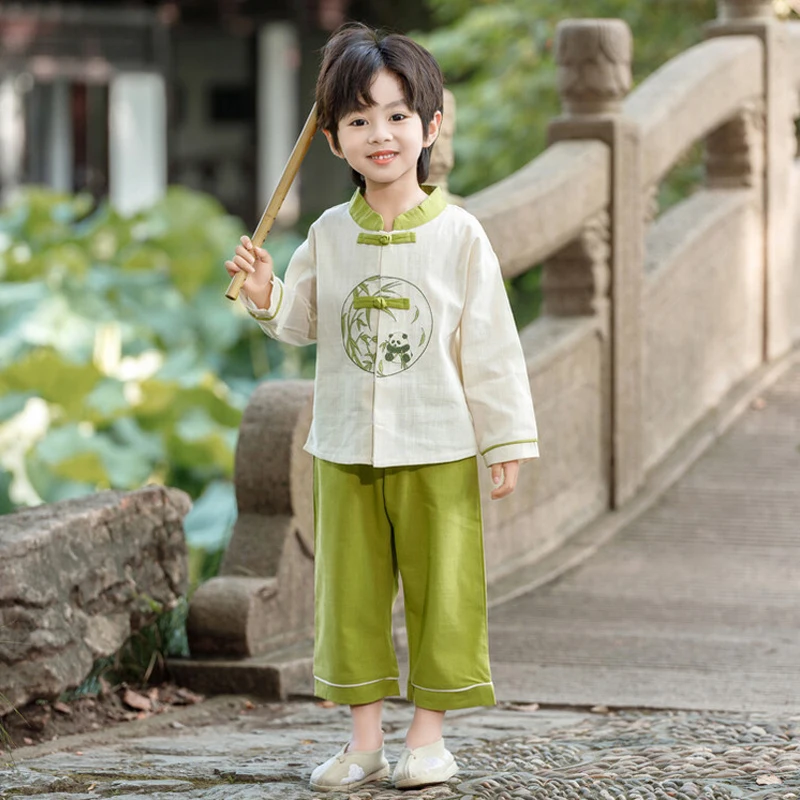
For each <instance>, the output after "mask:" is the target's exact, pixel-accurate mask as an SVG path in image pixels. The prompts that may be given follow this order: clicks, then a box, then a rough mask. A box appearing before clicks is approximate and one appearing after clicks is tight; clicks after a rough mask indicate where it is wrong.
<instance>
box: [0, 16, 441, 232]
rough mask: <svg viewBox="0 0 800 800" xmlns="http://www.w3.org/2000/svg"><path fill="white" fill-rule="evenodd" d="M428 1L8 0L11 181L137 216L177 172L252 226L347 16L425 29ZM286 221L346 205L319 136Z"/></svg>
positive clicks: (3, 184)
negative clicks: (102, 200) (323, 56)
mask: <svg viewBox="0 0 800 800" xmlns="http://www.w3.org/2000/svg"><path fill="white" fill-rule="evenodd" d="M423 3H424V0H406V2H405V3H403V6H402V10H400V9H399V4H397V3H395V2H393V0H260V1H259V0H124V1H119V2H108V0H106V2H94V0H81V2H70V1H69V0H67V1H66V2H58V3H33V2H15V3H8V2H0V190H1V191H2V194H3V197H7V196H8V195H9V193H11V192H13V191H14V189H15V188H16V187H18V186H21V185H23V184H27V183H42V184H46V185H49V186H52V187H55V188H57V189H61V190H64V191H78V190H88V191H90V192H92V193H93V194H94V195H95V196H98V197H100V196H104V195H110V197H111V199H112V201H113V202H114V204H115V205H116V206H117V207H118V208H119V209H120V210H121V211H123V212H126V213H129V212H132V211H135V210H136V209H138V208H141V207H142V206H144V205H147V204H148V203H150V202H152V201H153V200H154V199H156V198H157V197H159V196H160V195H161V194H162V193H163V191H164V188H165V186H166V185H167V183H178V184H183V185H186V186H189V187H192V188H196V189H201V190H203V191H206V192H209V193H211V194H213V195H215V196H216V197H218V198H219V199H220V200H221V201H222V202H223V203H224V204H225V206H226V207H227V208H228V209H229V210H230V211H231V212H232V213H235V214H238V215H239V216H241V217H242V218H243V219H244V220H245V222H246V223H247V224H248V225H250V224H254V223H255V221H257V220H258V218H259V216H260V212H261V209H262V208H263V205H264V204H265V202H266V200H267V199H268V197H269V195H270V193H271V191H272V189H273V188H274V186H275V184H276V183H277V180H278V176H279V175H280V172H281V170H282V169H283V166H284V164H285V162H286V159H287V157H288V154H289V152H290V151H291V148H292V145H293V144H294V141H295V139H296V136H297V133H298V131H299V129H300V127H301V125H302V122H303V121H304V119H305V117H306V115H307V113H308V111H309V109H310V107H311V103H312V102H313V85H314V80H315V78H316V72H317V67H318V63H319V49H320V48H321V46H322V45H323V44H324V42H325V40H326V38H327V36H328V35H329V33H330V31H331V30H333V29H335V28H336V27H337V26H338V25H339V24H341V22H343V21H345V20H347V19H360V20H363V21H365V22H368V23H370V24H373V25H376V26H383V27H387V28H391V29H395V30H404V31H405V30H409V29H412V28H415V27H424V26H425V24H426V21H427V20H426V15H425V12H424V9H423ZM319 138H320V141H315V143H314V146H313V147H312V150H311V152H310V153H309V155H308V157H307V160H306V163H305V164H304V169H303V172H302V173H301V180H300V181H299V182H298V185H297V187H296V188H295V190H294V191H293V195H292V196H290V198H289V199H288V200H287V203H286V205H285V211H284V213H285V216H284V219H285V221H287V222H290V221H293V220H294V219H295V218H297V216H298V215H299V214H300V213H301V212H302V213H306V214H310V215H313V214H316V213H318V211H320V210H321V209H323V208H325V207H327V206H328V205H330V204H331V203H333V202H338V201H339V200H340V199H341V197H342V194H343V192H344V191H345V190H346V187H347V184H348V177H347V174H346V170H345V169H343V167H342V165H340V164H339V163H338V162H337V161H336V160H335V159H333V158H331V157H330V156H329V155H327V153H326V150H327V147H326V145H325V144H324V142H323V141H322V140H321V139H322V137H319Z"/></svg>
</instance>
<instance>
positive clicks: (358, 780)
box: [311, 744, 389, 792]
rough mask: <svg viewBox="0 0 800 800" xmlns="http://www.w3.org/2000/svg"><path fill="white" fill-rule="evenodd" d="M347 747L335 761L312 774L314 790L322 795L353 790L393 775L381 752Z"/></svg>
mask: <svg viewBox="0 0 800 800" xmlns="http://www.w3.org/2000/svg"><path fill="white" fill-rule="evenodd" d="M348 747H349V745H348V744H346V745H345V746H344V747H343V748H342V749H341V750H340V751H339V752H338V753H337V754H336V755H335V756H333V758H329V759H328V760H327V761H326V762H325V763H324V764H320V765H319V766H318V767H317V768H316V769H315V770H314V771H313V772H312V773H311V788H312V789H315V790H316V791H318V792H333V791H336V790H338V791H340V792H343V791H350V790H351V789H358V787H359V786H363V785H364V784H365V783H371V782H372V781H379V780H381V779H382V778H386V777H387V776H388V775H389V762H388V761H387V760H386V756H385V755H384V754H383V747H381V748H380V750H372V751H368V752H367V751H362V750H354V751H348V749H347V748H348Z"/></svg>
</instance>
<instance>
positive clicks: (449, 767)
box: [392, 739, 458, 789]
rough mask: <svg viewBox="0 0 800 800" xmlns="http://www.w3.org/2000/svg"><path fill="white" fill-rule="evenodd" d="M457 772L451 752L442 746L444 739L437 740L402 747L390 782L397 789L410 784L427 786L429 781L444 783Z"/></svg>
mask: <svg viewBox="0 0 800 800" xmlns="http://www.w3.org/2000/svg"><path fill="white" fill-rule="evenodd" d="M456 772H458V764H456V760H455V758H453V754H452V753H451V752H450V751H449V750H447V749H446V748H445V746H444V739H439V741H438V742H434V743H433V744H428V745H425V747H415V748H414V749H413V750H409V749H408V748H407V747H405V748H403V752H402V753H400V760H399V761H398V762H397V766H396V767H395V768H394V773H393V775H392V783H394V785H395V787H396V788H397V789H409V788H411V787H412V786H427V785H428V784H431V783H444V782H445V781H448V780H450V778H452V777H453V775H455V774H456Z"/></svg>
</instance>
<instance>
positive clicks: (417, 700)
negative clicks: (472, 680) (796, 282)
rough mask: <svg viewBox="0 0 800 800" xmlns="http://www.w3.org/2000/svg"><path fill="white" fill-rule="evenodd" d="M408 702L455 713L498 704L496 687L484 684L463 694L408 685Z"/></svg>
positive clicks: (433, 709)
mask: <svg viewBox="0 0 800 800" xmlns="http://www.w3.org/2000/svg"><path fill="white" fill-rule="evenodd" d="M407 697H408V702H409V703H413V705H415V706H419V707H420V708H427V709H430V710H431V711H453V710H455V709H457V708H476V707H477V706H493V705H495V704H496V703H497V700H496V698H495V694H494V686H492V685H491V684H483V685H481V686H476V687H475V688H473V689H467V690H466V691H463V692H432V691H430V690H428V689H419V688H417V687H416V686H413V685H412V684H411V681H409V683H408V692H407Z"/></svg>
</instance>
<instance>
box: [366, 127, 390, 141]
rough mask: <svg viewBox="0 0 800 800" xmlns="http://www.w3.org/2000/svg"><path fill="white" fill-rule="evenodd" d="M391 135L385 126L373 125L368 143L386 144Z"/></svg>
mask: <svg viewBox="0 0 800 800" xmlns="http://www.w3.org/2000/svg"><path fill="white" fill-rule="evenodd" d="M391 138H392V133H391V131H390V130H389V128H387V127H386V126H385V125H373V126H372V128H371V129H370V137H369V140H370V142H388V141H389V139H391Z"/></svg>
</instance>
